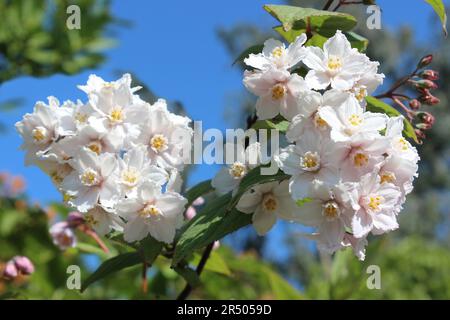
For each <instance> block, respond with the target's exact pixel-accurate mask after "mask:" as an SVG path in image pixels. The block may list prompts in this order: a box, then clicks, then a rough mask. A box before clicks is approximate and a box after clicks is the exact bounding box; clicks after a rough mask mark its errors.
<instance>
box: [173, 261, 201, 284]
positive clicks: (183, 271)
mask: <svg viewBox="0 0 450 320" xmlns="http://www.w3.org/2000/svg"><path fill="white" fill-rule="evenodd" d="M173 269H174V270H175V272H176V273H178V274H179V275H180V276H182V277H183V279H184V280H186V282H187V283H189V285H190V286H191V287H192V288H195V287H197V286H198V285H199V284H200V277H199V276H198V274H197V272H195V270H193V269H191V268H189V267H187V266H184V267H175V268H173Z"/></svg>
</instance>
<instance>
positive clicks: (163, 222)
mask: <svg viewBox="0 0 450 320" xmlns="http://www.w3.org/2000/svg"><path fill="white" fill-rule="evenodd" d="M186 204H187V200H186V199H185V198H183V197H182V196H181V195H180V194H178V193H175V192H166V193H164V194H162V193H161V190H160V187H159V186H156V185H154V184H152V183H150V182H147V183H144V184H142V185H141V186H140V187H139V190H138V193H137V197H136V198H134V199H124V200H122V201H121V202H120V203H119V204H118V205H117V213H118V214H119V215H120V216H121V217H123V218H124V219H126V220H127V223H126V225H125V228H124V239H125V241H127V242H134V241H139V240H142V239H144V238H145V237H146V236H147V235H148V234H150V235H151V236H152V237H153V238H155V239H156V240H159V241H162V242H165V243H171V242H172V241H173V239H174V237H175V231H176V229H177V228H178V227H179V226H180V224H181V223H182V221H183V211H184V207H185V205H186Z"/></svg>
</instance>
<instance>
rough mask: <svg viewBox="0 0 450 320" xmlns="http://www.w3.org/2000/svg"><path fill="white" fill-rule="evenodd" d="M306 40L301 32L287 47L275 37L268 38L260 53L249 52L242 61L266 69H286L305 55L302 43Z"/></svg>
mask: <svg viewBox="0 0 450 320" xmlns="http://www.w3.org/2000/svg"><path fill="white" fill-rule="evenodd" d="M305 42H306V35H305V34H301V35H300V36H298V37H297V38H296V39H295V41H294V42H292V43H291V44H290V45H289V47H287V48H286V47H285V45H284V43H282V42H281V41H278V40H275V39H269V40H266V42H264V48H263V51H262V53H259V54H250V55H249V57H248V58H246V59H244V63H245V64H246V65H248V66H250V67H253V68H256V69H259V70H267V69H270V68H273V67H275V68H278V69H284V70H288V69H291V68H292V67H294V66H295V65H297V64H298V63H299V62H300V61H301V60H302V59H303V58H304V57H305V55H306V50H305V48H304V47H303V44H304V43H305Z"/></svg>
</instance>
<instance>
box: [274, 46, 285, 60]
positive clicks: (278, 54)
mask: <svg viewBox="0 0 450 320" xmlns="http://www.w3.org/2000/svg"><path fill="white" fill-rule="evenodd" d="M283 53H284V48H283V47H276V48H275V49H273V51H272V56H274V57H276V58H280V57H281V56H282V55H283Z"/></svg>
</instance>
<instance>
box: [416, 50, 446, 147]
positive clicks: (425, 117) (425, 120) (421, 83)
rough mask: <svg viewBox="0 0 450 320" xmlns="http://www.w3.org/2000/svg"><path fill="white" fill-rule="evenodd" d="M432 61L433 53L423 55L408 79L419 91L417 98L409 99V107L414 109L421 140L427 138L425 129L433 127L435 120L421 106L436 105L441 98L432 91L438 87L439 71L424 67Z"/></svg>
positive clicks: (417, 131)
mask: <svg viewBox="0 0 450 320" xmlns="http://www.w3.org/2000/svg"><path fill="white" fill-rule="evenodd" d="M432 61H433V56H432V55H427V56H425V57H423V58H422V59H421V60H420V62H419V63H418V65H417V71H416V72H415V73H414V74H413V77H411V79H410V80H409V81H408V83H409V84H410V85H411V86H412V87H413V88H414V89H415V90H416V91H417V92H418V93H419V95H418V97H417V98H414V99H412V100H410V101H409V107H410V108H411V109H412V110H413V112H412V113H411V115H412V116H413V117H412V119H411V120H412V122H413V125H414V127H415V131H416V135H417V137H418V138H419V139H421V140H422V139H424V138H425V131H426V130H429V129H431V127H432V126H433V124H434V120H435V119H434V116H433V115H432V114H431V113H430V112H427V111H422V110H421V107H422V106H423V105H427V106H434V105H436V104H439V103H440V100H439V98H437V97H435V96H434V95H433V94H432V92H431V91H432V90H435V89H437V88H438V85H437V83H436V82H435V81H437V80H439V73H438V72H437V71H435V70H431V69H424V68H426V67H427V66H428V65H429V64H431V62H432Z"/></svg>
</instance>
